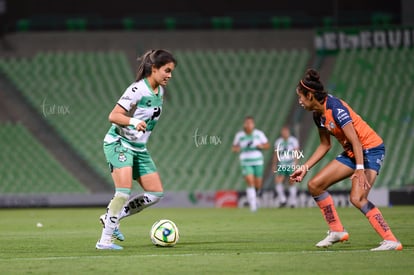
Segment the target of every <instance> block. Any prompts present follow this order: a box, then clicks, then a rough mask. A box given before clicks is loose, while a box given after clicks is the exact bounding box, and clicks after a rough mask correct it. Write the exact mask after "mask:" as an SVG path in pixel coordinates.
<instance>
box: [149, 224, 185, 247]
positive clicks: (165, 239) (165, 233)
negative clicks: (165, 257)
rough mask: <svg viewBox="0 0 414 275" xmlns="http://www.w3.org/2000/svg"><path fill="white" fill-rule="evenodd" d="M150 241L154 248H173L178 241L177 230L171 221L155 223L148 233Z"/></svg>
mask: <svg viewBox="0 0 414 275" xmlns="http://www.w3.org/2000/svg"><path fill="white" fill-rule="evenodd" d="M150 237H151V241H152V243H153V244H154V245H156V246H174V245H175V244H176V243H177V242H178V239H179V237H180V236H179V233H178V228H177V226H176V225H175V223H174V222H173V221H170V220H165V219H164V220H159V221H156V222H155V223H154V224H153V225H152V227H151V231H150Z"/></svg>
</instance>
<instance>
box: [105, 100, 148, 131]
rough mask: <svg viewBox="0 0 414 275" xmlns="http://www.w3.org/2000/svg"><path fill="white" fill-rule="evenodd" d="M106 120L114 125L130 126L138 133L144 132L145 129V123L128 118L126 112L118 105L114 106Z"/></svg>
mask: <svg viewBox="0 0 414 275" xmlns="http://www.w3.org/2000/svg"><path fill="white" fill-rule="evenodd" d="M108 119H109V121H110V122H111V123H115V124H117V125H120V126H128V125H132V126H134V127H135V128H136V129H137V130H138V131H145V128H146V127H147V124H146V123H145V121H143V120H139V119H136V118H132V117H129V116H128V112H127V111H126V110H125V109H124V108H123V107H121V106H120V105H119V104H116V105H115V107H114V108H113V109H112V111H111V113H110V114H109V117H108Z"/></svg>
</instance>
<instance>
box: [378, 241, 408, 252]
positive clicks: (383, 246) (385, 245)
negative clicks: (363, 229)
mask: <svg viewBox="0 0 414 275" xmlns="http://www.w3.org/2000/svg"><path fill="white" fill-rule="evenodd" d="M402 249H403V246H402V244H401V243H400V242H394V241H386V240H383V241H382V242H380V246H378V247H376V248H373V249H371V251H387V250H402Z"/></svg>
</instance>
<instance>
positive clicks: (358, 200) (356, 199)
mask: <svg viewBox="0 0 414 275" xmlns="http://www.w3.org/2000/svg"><path fill="white" fill-rule="evenodd" d="M349 201H350V202H351V203H352V204H353V205H354V206H355V207H356V208H359V209H361V207H362V205H363V204H365V201H366V200H365V198H364V197H363V196H360V195H358V194H352V193H351V194H350V195H349Z"/></svg>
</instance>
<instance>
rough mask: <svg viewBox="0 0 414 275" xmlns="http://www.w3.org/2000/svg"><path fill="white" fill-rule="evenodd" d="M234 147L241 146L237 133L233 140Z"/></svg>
mask: <svg viewBox="0 0 414 275" xmlns="http://www.w3.org/2000/svg"><path fill="white" fill-rule="evenodd" d="M233 146H240V135H239V133H237V134H236V135H235V136H234V139H233Z"/></svg>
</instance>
